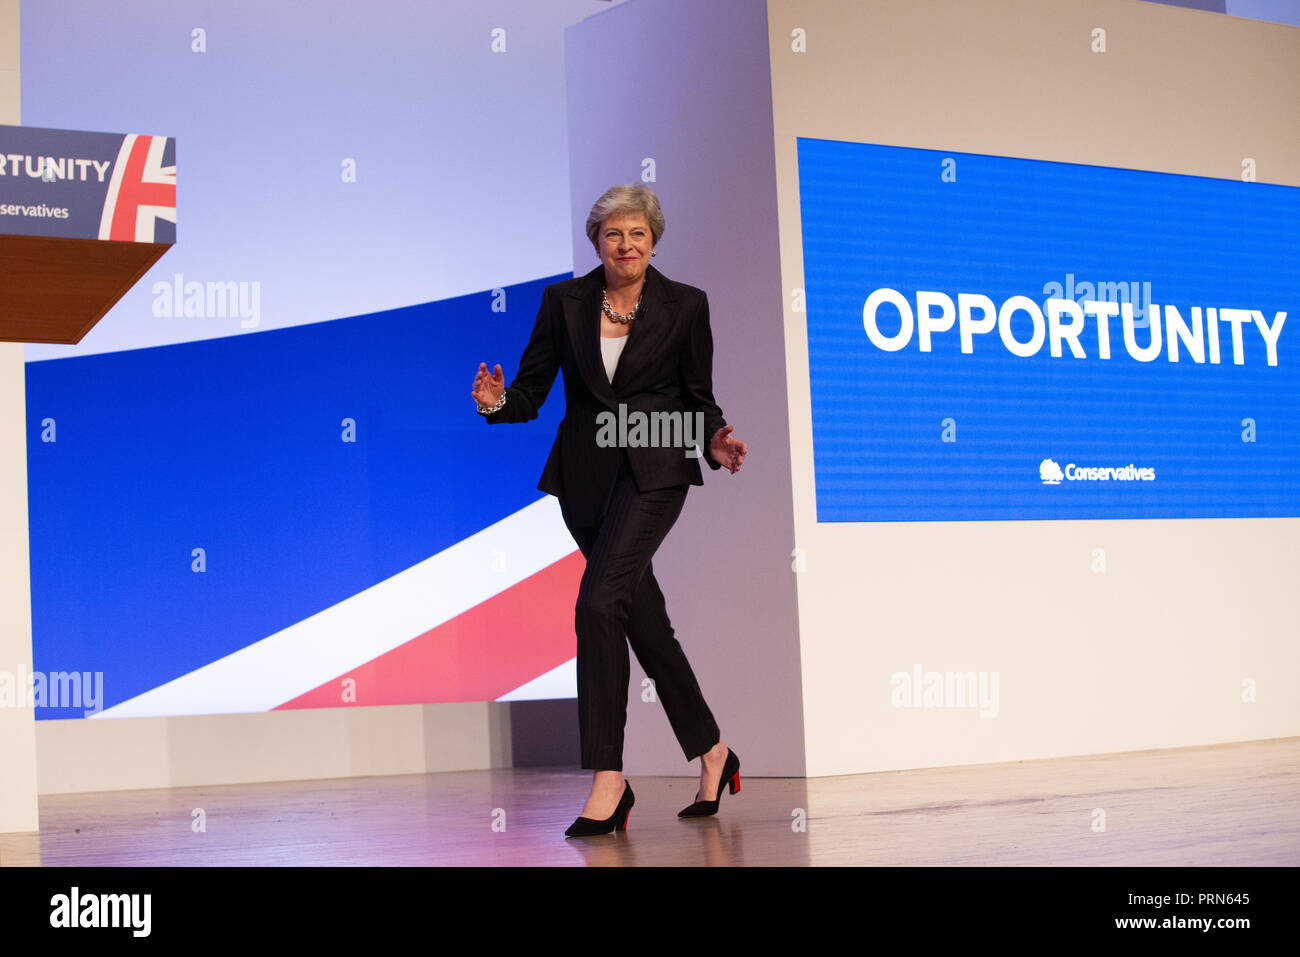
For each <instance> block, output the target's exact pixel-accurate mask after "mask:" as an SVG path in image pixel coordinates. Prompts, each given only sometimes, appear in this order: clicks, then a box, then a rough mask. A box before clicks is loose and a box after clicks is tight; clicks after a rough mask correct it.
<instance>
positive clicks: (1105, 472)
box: [1038, 459, 1156, 485]
mask: <svg viewBox="0 0 1300 957" xmlns="http://www.w3.org/2000/svg"><path fill="white" fill-rule="evenodd" d="M1038 477H1039V478H1041V479H1042V480H1043V484H1044V485H1060V484H1061V480H1062V479H1065V480H1066V481H1069V482H1154V481H1155V480H1156V470H1155V469H1149V468H1139V467H1138V466H1136V465H1134V464H1133V463H1131V462H1130V463H1129V464H1128V465H1120V466H1112V465H1107V466H1091V465H1075V464H1074V463H1073V462H1071V463H1069V464H1068V465H1066V467H1065V471H1064V472H1062V471H1061V466H1060V465H1058V464H1057V463H1056V462H1054V461H1053V460H1051V459H1043V461H1042V462H1040V463H1039V465H1038Z"/></svg>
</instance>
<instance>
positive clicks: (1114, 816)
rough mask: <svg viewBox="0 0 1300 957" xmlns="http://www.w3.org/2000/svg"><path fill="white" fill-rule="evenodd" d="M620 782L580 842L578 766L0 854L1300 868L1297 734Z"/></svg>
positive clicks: (91, 810) (90, 824)
mask: <svg viewBox="0 0 1300 957" xmlns="http://www.w3.org/2000/svg"><path fill="white" fill-rule="evenodd" d="M752 750H753V745H751V746H750V748H749V749H743V748H742V749H740V751H739V753H740V754H742V755H743V754H746V753H749V751H752ZM628 780H629V781H630V782H631V784H632V788H633V791H634V792H635V793H636V806H635V807H634V808H633V809H632V813H631V817H630V819H629V821H628V830H627V831H626V832H625V833H623V834H615V835H606V836H602V837H594V838H580V839H579V838H575V839H565V837H564V833H563V832H564V829H565V828H566V827H567V826H568V825H569V824H570V823H571V822H572V821H573V819H574V817H575V816H576V815H577V814H578V813H579V811H580V810H581V809H582V802H583V800H584V799H585V797H586V793H587V787H588V785H589V782H590V773H589V772H585V771H579V770H576V769H569V768H562V769H540V770H535V769H528V770H497V771H464V772H449V773H441V774H425V775H405V776H400V777H370V778H351V779H346V780H324V781H293V782H285V783H277V784H246V785H229V786H222V787H199V788H173V789H166V790H155V791H114V792H101V793H95V794H62V795H50V796H46V797H43V798H41V800H40V815H41V832H40V833H39V835H37V834H0V865H10V866H12V865H45V866H54V867H58V866H68V865H76V866H99V865H119V866H135V865H150V866H152V865H157V866H170V865H184V866H190V865H192V866H228V865H269V866H276V865H345V866H353V865H380V866H390V865H402V866H409V865H435V866H437V865H473V866H477V865H482V866H507V867H508V866H518V865H524V866H536V865H545V866H551V865H684V866H694V865H759V866H764V865H840V866H842V865H1083V866H1094V865H1095V866H1147V865H1153V866H1194V867H1195V866H1210V865H1214V866H1254V865H1296V864H1300V738H1287V739H1279V740H1271V741H1256V742H1248V743H1244V744H1228V745H1218V746H1214V747H1203V748H1184V749H1178V750H1169V751H1143V752H1132V753H1124V754H1111V755H1098V756H1091V757H1080V758H1064V759H1054V760H1042V761H1023V762H1012V763H1006V764H989V765H979V766H975V767H953V768H936V769H926V770H918V771H894V772H881V773H877V774H859V775H851V776H845V777H833V778H814V779H811V780H805V779H793V778H746V777H744V776H743V769H742V778H741V790H740V793H739V794H737V795H735V796H734V797H733V796H732V795H730V794H727V795H725V796H724V797H723V799H722V806H721V811H720V813H719V815H718V816H717V817H715V818H706V819H701V820H693V821H683V820H678V818H677V811H678V810H679V809H680V808H682V807H685V806H686V805H687V804H689V803H690V802H691V801H692V800H693V799H694V796H695V789H696V785H697V783H698V782H697V780H696V779H694V778H685V777H677V778H668V777H637V776H634V775H631V774H629V775H628ZM196 809H202V815H203V819H204V822H205V827H206V829H205V830H204V831H202V832H196V831H195V830H194V829H193V827H192V822H193V821H194V820H195V816H194V815H195V810H196ZM1098 809H1099V810H1100V811H1101V812H1104V822H1105V829H1104V830H1094V821H1096V820H1099V817H1098V813H1097V812H1098ZM800 810H802V812H803V814H804V819H805V820H806V830H803V831H799V830H796V829H795V828H794V827H793V826H792V825H793V824H794V823H795V822H796V821H797V819H798V818H797V815H798V814H799V811H800ZM502 821H503V822H504V829H502V828H501V826H500V825H501V823H502ZM494 823H495V824H496V826H495V828H494Z"/></svg>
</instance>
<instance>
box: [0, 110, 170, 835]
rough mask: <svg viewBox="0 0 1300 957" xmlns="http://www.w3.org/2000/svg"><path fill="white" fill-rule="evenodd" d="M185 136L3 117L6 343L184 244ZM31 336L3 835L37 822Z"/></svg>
mask: <svg viewBox="0 0 1300 957" xmlns="http://www.w3.org/2000/svg"><path fill="white" fill-rule="evenodd" d="M175 154H176V141H175V140H174V139H173V138H170V137H164V136H152V135H145V134H136V133H128V134H123V133H99V132H81V131H74V130H52V129H39V128H33V127H22V126H0V342H12V343H19V342H49V343H63V344H75V343H78V342H80V341H81V340H82V339H83V338H84V337H85V335H86V333H88V332H89V331H90V330H91V329H92V328H93V327H94V325H95V324H96V323H97V322H99V320H100V319H102V318H103V317H104V315H105V314H106V313H107V312H108V310H109V309H111V308H112V307H113V305H114V304H115V303H116V302H117V301H118V300H119V299H121V298H122V296H123V295H125V294H126V292H127V291H128V290H129V289H130V288H131V287H132V286H133V285H135V283H136V282H137V281H138V280H139V279H140V277H141V276H143V275H144V274H145V273H146V272H147V271H148V270H149V267H150V266H152V265H153V264H154V263H155V262H157V261H158V259H159V258H160V257H161V256H162V254H163V253H165V252H166V251H167V250H168V249H169V248H170V247H171V246H172V244H174V243H175V242H176V155H175ZM24 382H25V373H24V366H23V353H22V347H21V346H14V347H5V348H3V349H0V699H4V700H3V701H0V704H4V705H7V706H4V707H0V741H2V742H4V747H5V751H6V764H7V767H6V773H5V774H4V775H3V776H0V833H5V832H15V831H17V832H29V831H34V830H37V828H38V825H39V821H38V818H37V802H36V747H35V741H36V733H35V718H36V714H35V707H34V703H33V701H32V698H31V695H30V691H31V689H30V688H26V687H22V684H23V681H22V680H21V676H28V677H30V676H31V675H32V666H33V661H32V627H31V603H30V581H31V574H30V565H29V552H28V524H27V446H26V442H27V438H26V436H27V424H26V399H25V390H24Z"/></svg>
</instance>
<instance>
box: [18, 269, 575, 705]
mask: <svg viewBox="0 0 1300 957" xmlns="http://www.w3.org/2000/svg"><path fill="white" fill-rule="evenodd" d="M570 275H571V274H563V275H559V276H552V277H549V278H546V279H540V280H537V281H534V282H529V283H523V284H520V285H517V286H509V287H506V288H505V295H506V299H505V302H506V303H507V306H508V308H507V311H506V312H505V313H499V312H493V311H492V308H491V304H492V302H493V296H492V295H491V294H490V293H488V292H482V293H476V294H474V295H469V296H462V297H458V298H455V299H448V300H444V301H440V302H433V303H428V304H424V305H419V306H411V307H409V308H405V309H395V310H392V311H388V312H381V313H375V314H372V315H366V316H357V317H354V318H348V319H339V320H335V321H331V322H321V323H314V324H311V325H305V326H297V327H293V328H289V329H282V330H275V331H268V332H261V333H254V334H248V335H244V336H238V337H233V338H222V339H213V340H208V341H203V342H195V343H185V344H178V345H171V346H159V347H155V348H152V349H140V350H135V351H131V352H120V353H110V354H104V355H94V356H85V357H78V358H68V359H58V360H51V361H47V362H39V363H28V364H27V367H26V368H27V415H28V458H27V461H28V482H29V486H30V488H32V489H33V490H39V494H34V495H33V496H32V497H31V503H30V523H31V575H32V621H33V638H34V640H33V647H34V662H33V667H34V669H35V670H36V671H40V672H45V673H51V672H59V671H78V672H96V671H99V672H103V674H104V699H105V700H104V701H102V702H101V703H100V706H101V707H103V708H107V707H111V706H112V705H115V704H118V703H120V702H122V701H124V700H126V699H128V698H131V697H133V696H134V695H136V694H139V693H141V692H143V691H146V690H148V689H150V688H153V687H156V686H158V685H160V684H163V683H164V682H166V681H169V680H171V679H172V678H175V677H177V676H179V675H182V674H185V673H187V672H189V671H192V670H194V669H195V668H198V667H200V666H202V665H205V664H208V663H209V662H212V661H215V660H217V659H218V658H221V657H223V656H225V655H227V654H229V653H230V652H233V651H235V650H237V649H239V648H242V647H244V646H246V645H249V644H252V643H253V642H255V641H258V640H260V639H262V638H265V637H266V636H267V635H270V634H273V633H274V632H277V631H279V630H281V629H283V628H285V627H287V626H289V625H291V624H294V623H295V622H299V621H302V620H303V619H305V618H307V617H309V616H311V615H313V614H316V613H317V612H319V611H322V610H323V609H325V608H328V607H330V606H332V605H334V604H336V603H338V602H340V601H342V600H343V599H345V598H349V597H351V596H353V595H355V594H357V593H358V592H361V591H363V590H364V589H366V588H369V587H370V586H372V585H375V584H377V583H379V582H381V581H383V580H384V579H386V578H389V577H391V576H392V575H395V574H397V573H398V572H400V571H403V570H404V569H407V568H409V567H411V566H412V565H415V564H416V563H417V562H420V561H422V560H423V559H425V558H427V557H429V556H430V555H433V554H435V553H436V552H438V551H441V550H442V549H444V548H447V547H448V546H450V545H453V544H455V543H456V542H458V541H461V540H462V539H465V538H468V537H469V536H470V535H473V534H475V533H476V532H478V531H481V530H482V529H483V528H485V527H487V526H488V525H491V524H493V523H494V522H497V521H499V520H501V519H503V518H505V517H506V516H507V515H509V514H511V513H513V512H515V511H517V510H519V509H521V508H523V507H524V506H526V505H528V504H530V503H531V502H535V501H537V499H538V498H540V497H542V493H541V492H538V491H536V488H535V486H536V484H537V478H538V476H539V475H540V474H541V471H542V466H543V464H544V463H545V461H546V455H547V453H548V452H549V450H550V446H551V442H552V441H553V440H554V437H555V429H556V426H557V424H558V422H559V420H560V418H562V417H563V415H564V389H563V384H562V380H561V379H560V378H559V377H557V380H556V383H555V386H554V387H553V389H552V391H551V394H550V397H549V398H548V399H547V401H546V404H545V405H544V406H543V408H542V411H541V414H540V415H539V417H538V420H537V421H536V422H533V423H530V424H528V425H527V426H524V427H514V428H507V429H502V428H490V427H488V426H486V425H485V424H484V423H483V422H482V421H480V416H478V415H477V414H476V413H475V411H474V402H473V400H472V399H471V398H470V394H469V393H470V390H471V387H472V383H473V377H474V366H475V364H476V363H477V362H478V361H484V362H488V363H489V365H491V364H492V363H495V362H500V363H501V365H502V368H503V371H504V373H505V376H506V381H509V380H510V379H511V378H512V377H513V376H514V374H515V372H516V371H517V369H516V368H515V364H516V363H517V362H518V357H519V355H520V354H521V353H522V352H523V349H524V346H525V344H526V343H527V341H528V336H529V333H530V332H531V331H532V327H533V321H534V319H535V317H536V314H537V309H538V306H539V305H540V303H541V297H542V290H543V289H544V288H545V286H546V285H547V284H548V283H551V282H556V281H558V280H560V279H567V278H569V276H570ZM467 360H468V362H467ZM344 419H353V420H355V423H356V441H355V442H344V441H343V433H344V425H343V420H344ZM51 425H52V428H53V433H52V434H53V437H54V439H55V441H53V442H51V441H48V439H49V438H50V436H51ZM194 548H202V549H204V550H205V553H206V566H207V567H206V571H205V572H204V573H202V574H197V573H195V572H193V571H191V561H192V559H191V550H192V549H194ZM412 637H414V636H412ZM37 715H38V717H39V718H41V719H51V718H73V717H76V718H80V717H83V711H82V710H79V709H63V708H57V707H45V708H40V709H38V710H37Z"/></svg>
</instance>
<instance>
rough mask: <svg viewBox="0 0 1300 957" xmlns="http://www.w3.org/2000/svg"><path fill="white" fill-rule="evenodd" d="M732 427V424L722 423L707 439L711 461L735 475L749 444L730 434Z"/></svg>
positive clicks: (743, 459)
mask: <svg viewBox="0 0 1300 957" xmlns="http://www.w3.org/2000/svg"><path fill="white" fill-rule="evenodd" d="M732 428H733V426H730V425H724V426H723V427H722V428H720V429H718V431H717V432H714V433H713V438H712V439H710V440H709V454H710V455H711V456H713V461H715V462H717V463H718V464H719V465H721V466H722V467H723V468H725V469H728V470H729V471H730V472H731V474H732V475H735V474H736V473H737V472H739V471H740V463H741V462H743V461H745V453H746V452H748V451H749V446H747V445H746V444H745V443H744V442H742V441H740V439H738V438H735V437H734V436H733V435H732V434H731V431H732Z"/></svg>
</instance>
